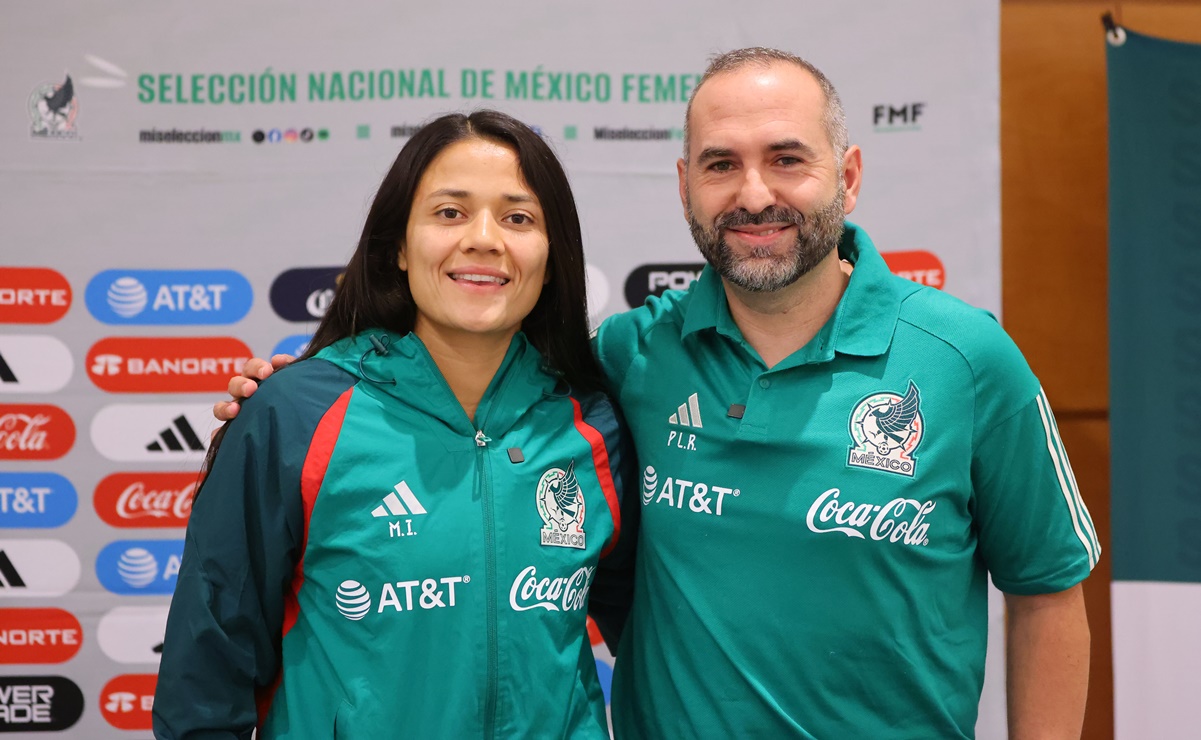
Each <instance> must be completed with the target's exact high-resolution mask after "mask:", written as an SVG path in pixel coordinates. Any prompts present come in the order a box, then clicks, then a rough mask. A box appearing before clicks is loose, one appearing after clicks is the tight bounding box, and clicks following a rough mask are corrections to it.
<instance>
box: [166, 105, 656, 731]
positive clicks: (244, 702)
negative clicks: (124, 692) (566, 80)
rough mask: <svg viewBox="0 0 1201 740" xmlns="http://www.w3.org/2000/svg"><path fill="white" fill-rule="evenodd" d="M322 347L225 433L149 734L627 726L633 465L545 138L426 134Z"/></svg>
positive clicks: (510, 133)
mask: <svg viewBox="0 0 1201 740" xmlns="http://www.w3.org/2000/svg"><path fill="white" fill-rule="evenodd" d="M301 359H302V360H303V361H300V362H296V363H294V364H293V365H291V366H290V367H288V368H287V370H286V371H280V372H278V373H276V374H275V375H273V376H272V377H271V378H270V379H269V380H268V381H265V382H264V383H263V385H262V386H261V388H259V390H258V391H257V392H256V393H255V395H254V397H253V398H252V399H248V400H247V401H246V402H245V407H244V409H243V411H242V413H241V414H239V416H238V418H237V419H235V420H234V421H233V422H231V423H230V424H228V425H227V426H226V427H225V428H224V429H223V430H222V432H221V434H220V435H219V437H218V440H217V441H215V442H214V445H213V449H212V450H211V451H210V455H209V461H208V462H209V470H208V473H207V476H206V478H205V481H204V484H203V486H202V488H201V489H200V491H199V492H198V494H197V497H196V502H195V506H194V508H193V510H192V515H191V521H190V523H189V525H188V531H187V540H186V545H185V549H184V557H183V563H182V568H181V571H180V574H179V580H178V583H177V586H176V590H175V595H174V598H173V601H172V604H171V614H170V617H169V619H168V624H167V635H166V642H165V648H164V652H163V660H162V665H161V667H160V670H159V682H158V690H157V694H156V696H155V704H154V730H155V735H156V736H157V737H160V738H180V739H181V740H182V739H184V738H200V737H204V738H218V737H236V738H249V737H250V734H251V731H252V730H253V729H254V728H256V727H257V728H258V730H259V734H258V737H259V738H332V737H342V738H379V737H430V738H452V737H548V738H550V737H554V738H559V737H563V738H568V737H570V738H577V737H578V738H607V737H608V727H607V723H606V717H605V705H604V699H603V696H602V692H601V688H600V684H599V681H598V678H597V674H596V667H595V662H594V660H593V657H592V651H591V646H590V642H589V640H588V639H587V636H586V630H585V615H586V613H587V611H591V613H592V614H593V615H594V616H595V617H597V619H598V623H599V624H600V626H601V628H602V632H604V633H606V637H607V638H608V639H610V640H615V639H616V636H617V634H618V633H619V631H620V626H621V623H622V621H623V619H624V613H625V609H626V607H627V605H628V600H629V592H628V579H627V577H626V574H627V573H628V572H629V567H630V565H631V562H630V561H631V560H632V556H633V549H632V545H633V542H634V532H633V529H634V526H635V525H634V522H633V521H631V519H632V517H634V516H636V512H637V508H636V506H637V500H636V499H637V493H636V492H635V493H634V494H633V495H632V496H630V497H629V498H630V501H629V502H628V504H627V505H625V506H623V501H624V500H625V499H626V498H627V497H626V496H625V495H624V493H625V491H626V485H627V484H626V481H627V479H629V478H630V477H631V471H633V470H634V469H635V464H634V460H633V454H632V450H631V448H630V447H629V445H628V442H627V440H626V435H625V432H624V429H623V427H622V423H621V421H620V420H619V417H618V415H617V412H616V410H615V409H614V407H613V405H612V404H611V403H610V401H609V400H608V398H607V397H606V396H605V395H604V393H603V381H602V375H601V372H600V369H599V367H598V366H597V363H596V360H595V358H594V356H593V354H592V350H591V348H590V346H589V343H588V323H587V301H586V297H585V273H584V257H583V248H582V244H581V236H580V227H579V219H578V216H577V213H576V208H575V203H574V200H573V198H572V195H571V190H570V187H569V185H568V182H567V178H566V175H565V174H564V172H563V169H562V167H561V166H560V164H559V162H558V161H557V160H556V158H555V156H554V154H553V153H552V152H551V150H550V148H549V147H548V146H547V145H546V143H545V142H543V141H542V139H541V138H540V137H539V136H538V135H537V134H536V133H535V132H533V131H532V130H530V129H529V128H528V127H526V126H525V125H524V124H521V123H520V122H518V121H516V120H514V119H512V118H510V117H508V116H506V115H504V114H501V113H497V112H494V111H477V112H475V113H472V114H471V115H467V116H464V115H449V116H444V117H442V118H439V119H437V120H435V121H433V122H432V123H430V124H429V125H427V126H426V127H424V128H423V129H422V130H421V131H419V132H418V133H417V134H415V135H414V136H413V137H412V139H411V140H410V141H409V142H408V143H407V144H406V145H405V147H404V148H403V149H402V151H401V152H400V155H399V156H398V157H397V159H396V162H395V163H394V164H393V166H392V168H391V170H390V171H389V172H388V174H387V176H386V177H385V179H384V181H383V184H382V185H381V187H380V189H379V192H378V193H377V194H376V197H375V201H374V203H373V204H372V207H371V210H370V213H369V214H368V216H367V221H366V225H365V226H364V229H363V235H362V238H361V239H360V241H359V244H358V248H357V250H356V251H355V253H354V256H353V257H352V258H351V260H350V263H349V264H348V265H347V268H346V272H345V276H344V278H343V280H342V282H341V285H340V286H339V288H338V290H337V294H336V296H335V298H334V300H333V302H332V303H331V305H330V308H329V310H328V312H327V313H326V315H325V317H324V319H323V320H322V321H321V324H320V325H319V327H318V328H317V331H316V333H315V336H314V338H313V340H312V342H311V344H310V347H309V349H308V350H307V351H306V352H305V355H304V357H302V358H301ZM218 445H219V447H220V450H219V452H218V451H217V448H218ZM623 510H624V511H629V512H631V517H630V518H627V519H623V518H622V512H623Z"/></svg>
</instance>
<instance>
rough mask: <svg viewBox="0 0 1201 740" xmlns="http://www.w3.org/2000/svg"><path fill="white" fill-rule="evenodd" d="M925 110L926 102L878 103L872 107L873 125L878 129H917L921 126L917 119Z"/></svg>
mask: <svg viewBox="0 0 1201 740" xmlns="http://www.w3.org/2000/svg"><path fill="white" fill-rule="evenodd" d="M925 110H926V104H925V103H902V104H901V105H897V106H894V105H891V104H884V105H877V106H876V107H874V108H872V125H873V126H875V128H876V130H877V131H917V130H918V129H920V128H921V126H920V125H918V122H917V119H919V118H921V116H922V113H924V112H925Z"/></svg>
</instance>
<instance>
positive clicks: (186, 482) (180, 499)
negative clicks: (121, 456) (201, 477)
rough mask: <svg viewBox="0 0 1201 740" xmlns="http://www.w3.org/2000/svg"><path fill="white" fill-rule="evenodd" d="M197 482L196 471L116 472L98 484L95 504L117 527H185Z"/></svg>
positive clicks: (98, 510) (105, 517)
mask: <svg viewBox="0 0 1201 740" xmlns="http://www.w3.org/2000/svg"><path fill="white" fill-rule="evenodd" d="M197 483H198V476H197V474H196V473H113V474H112V475H110V476H108V477H106V478H105V479H104V480H102V481H100V482H99V483H98V484H96V492H95V494H94V495H93V496H92V504H93V506H95V507H96V513H97V514H98V515H100V518H101V519H102V520H104V521H105V522H106V523H107V524H109V525H111V526H114V527H122V528H128V529H143V528H149V527H186V526H187V524H188V517H189V516H190V515H191V513H192V495H193V493H194V492H195V491H196V485H197Z"/></svg>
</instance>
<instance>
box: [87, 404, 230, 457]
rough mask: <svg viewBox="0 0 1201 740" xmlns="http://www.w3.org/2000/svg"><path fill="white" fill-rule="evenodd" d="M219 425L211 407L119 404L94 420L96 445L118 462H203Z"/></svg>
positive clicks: (92, 428)
mask: <svg viewBox="0 0 1201 740" xmlns="http://www.w3.org/2000/svg"><path fill="white" fill-rule="evenodd" d="M214 426H215V421H214V419H213V408H212V406H210V405H208V404H195V405H189V406H176V405H173V404H166V403H150V404H131V403H118V404H113V405H111V406H105V407H104V408H102V409H100V411H99V413H97V414H96V416H95V418H93V419H92V426H91V437H92V445H93V446H95V448H96V450H97V451H99V452H100V454H101V455H104V456H105V457H107V458H108V459H110V460H116V461H118V462H178V463H182V464H186V465H192V464H193V463H199V462H200V461H201V460H202V459H204V454H205V451H206V450H207V449H208V441H209V433H210V432H211V431H212V429H213V428H214Z"/></svg>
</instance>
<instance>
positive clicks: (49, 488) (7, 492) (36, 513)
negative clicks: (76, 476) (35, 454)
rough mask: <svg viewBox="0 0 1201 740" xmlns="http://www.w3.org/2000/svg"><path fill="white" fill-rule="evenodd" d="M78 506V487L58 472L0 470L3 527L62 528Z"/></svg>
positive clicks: (0, 524)
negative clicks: (0, 471)
mask: <svg viewBox="0 0 1201 740" xmlns="http://www.w3.org/2000/svg"><path fill="white" fill-rule="evenodd" d="M78 506H79V497H78V495H76V493H75V486H73V485H71V481H69V480H67V479H66V478H64V477H62V476H61V475H58V474H57V473H0V528H6V527H12V528H17V529H20V528H31V529H48V528H51V527H60V526H62V525H64V524H66V523H67V522H69V521H70V520H71V517H73V516H75V509H76V508H77V507H78Z"/></svg>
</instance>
